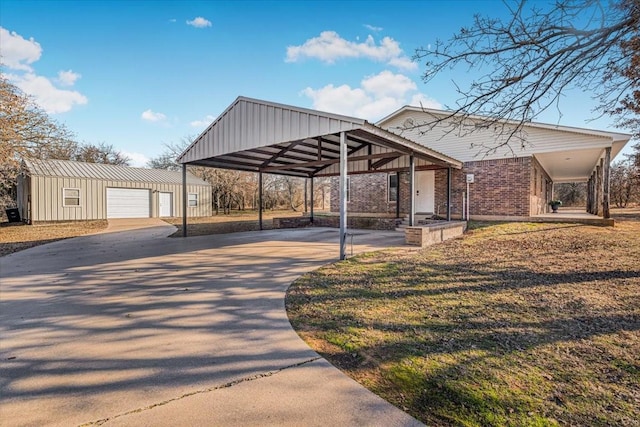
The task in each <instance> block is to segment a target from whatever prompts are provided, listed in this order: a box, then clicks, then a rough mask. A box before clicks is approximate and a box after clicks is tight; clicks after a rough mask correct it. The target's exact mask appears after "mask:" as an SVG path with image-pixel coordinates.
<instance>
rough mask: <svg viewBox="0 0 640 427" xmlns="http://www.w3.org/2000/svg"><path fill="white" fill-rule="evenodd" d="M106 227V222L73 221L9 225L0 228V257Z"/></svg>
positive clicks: (95, 231)
mask: <svg viewBox="0 0 640 427" xmlns="http://www.w3.org/2000/svg"><path fill="white" fill-rule="evenodd" d="M106 227H107V221H106V220H96V221H74V222H65V223H55V224H42V225H24V224H19V225H9V224H8V223H7V224H3V226H2V227H0V256H3V255H8V254H10V253H13V252H18V251H21V250H23V249H27V248H32V247H34V246H38V245H43V244H45V243H50V242H55V241H56V240H62V239H68V238H70V237H77V236H82V235H85V234H91V233H97V232H98V231H101V230H104V229H105V228H106Z"/></svg>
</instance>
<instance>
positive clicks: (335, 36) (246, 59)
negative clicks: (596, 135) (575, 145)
mask: <svg viewBox="0 0 640 427" xmlns="http://www.w3.org/2000/svg"><path fill="white" fill-rule="evenodd" d="M505 12H506V7H505V6H504V5H503V4H502V3H501V2H498V1H388V2H387V1H352V2H349V1H323V2H314V1H303V0H300V1H292V2H285V1H282V2H267V1H257V2H250V1H224V2H223V1H219V2H218V1H191V2H189V1H176V2H173V1H159V2H153V1H122V2H119V1H102V2H100V1H53V0H51V1H28V0H27V1H16V0H3V1H2V2H1V3H0V27H1V29H0V31H1V33H0V54H1V55H2V62H3V65H4V68H3V71H4V73H5V75H7V76H8V77H9V79H10V80H12V81H13V82H14V83H15V84H17V85H18V86H19V87H21V88H22V89H23V90H24V91H25V92H27V93H29V94H31V95H33V96H34V97H35V99H36V101H37V102H38V103H39V104H40V105H41V106H42V107H43V108H44V109H45V110H46V111H47V112H49V113H50V114H51V115H52V117H54V118H55V119H56V120H58V121H60V122H62V123H64V124H66V125H67V126H68V128H69V129H71V130H72V131H73V132H75V133H76V135H77V137H78V139H79V140H80V141H85V142H89V143H102V142H105V143H107V144H111V145H113V146H114V147H115V148H116V149H118V150H120V151H123V152H124V153H125V154H127V155H128V156H129V157H130V158H131V160H132V164H133V165H136V166H141V165H144V163H145V162H146V160H147V159H148V158H150V157H154V156H157V155H158V154H160V153H161V152H162V151H163V150H164V144H170V143H175V142H178V141H180V140H181V139H182V138H185V137H188V136H196V135H197V134H199V133H200V132H201V131H202V130H204V128H205V127H206V126H207V125H208V124H209V123H210V122H211V121H212V120H213V119H214V118H215V117H217V115H218V114H220V113H221V112H222V111H223V110H224V109H225V108H226V107H227V106H228V105H229V104H231V102H233V100H234V99H235V98H236V97H238V96H240V95H242V96H248V97H253V98H259V99H265V100H270V101H274V102H281V103H285V104H291V105H296V106H300V107H308V108H317V109H320V110H324V111H332V112H336V113H342V114H347V115H354V116H357V117H362V118H366V119H368V120H370V121H376V120H377V119H380V118H382V117H384V116H386V115H387V114H389V113H391V112H393V111H395V110H396V109H398V108H399V107H401V106H402V105H406V104H414V105H417V103H419V102H422V103H423V105H425V106H429V107H436V108H442V107H444V106H447V105H454V104H455V100H456V96H455V92H454V86H453V84H452V83H451V79H455V80H456V81H457V82H462V83H464V82H465V81H468V79H469V78H470V77H471V76H472V75H470V74H466V73H462V72H461V73H459V74H451V75H443V76H439V77H438V78H437V79H435V80H433V81H431V82H430V83H429V84H428V85H426V84H425V83H423V82H422V79H421V74H422V68H423V64H420V63H415V62H411V57H412V55H413V53H414V51H415V49H416V48H418V47H420V46H428V45H429V44H433V43H435V41H436V40H437V39H441V40H447V39H448V38H449V37H450V36H451V35H452V34H453V33H455V32H456V31H457V30H459V29H460V27H462V26H464V25H469V24H470V23H471V22H472V19H473V15H474V14H476V13H479V14H483V15H491V16H498V15H503V14H504V13H505ZM595 105H596V104H595V103H594V102H593V101H592V100H591V99H590V97H589V95H588V94H583V93H577V92H572V93H571V96H570V97H566V98H565V99H564V100H563V101H562V103H561V108H562V113H563V114H562V117H559V116H558V114H557V112H555V111H550V112H548V113H545V114H544V115H543V116H542V121H544V122H549V123H559V124H562V125H568V126H578V127H589V128H597V129H603V130H613V131H621V130H619V129H615V128H614V127H613V125H612V120H611V119H609V118H602V119H599V120H597V121H594V122H587V121H586V120H587V119H589V118H591V117H593V114H592V113H591V110H592V109H593V108H594V107H595ZM625 152H629V147H627V149H626V150H625Z"/></svg>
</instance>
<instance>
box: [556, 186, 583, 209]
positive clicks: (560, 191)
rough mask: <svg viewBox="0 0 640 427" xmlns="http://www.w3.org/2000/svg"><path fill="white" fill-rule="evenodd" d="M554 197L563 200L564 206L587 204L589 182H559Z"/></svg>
mask: <svg viewBox="0 0 640 427" xmlns="http://www.w3.org/2000/svg"><path fill="white" fill-rule="evenodd" d="M553 197H554V199H556V200H561V201H562V205H563V206H586V204H587V184H586V183H584V182H568V183H562V184H557V185H556V186H555V188H554V196H553Z"/></svg>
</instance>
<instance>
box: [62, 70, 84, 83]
mask: <svg viewBox="0 0 640 427" xmlns="http://www.w3.org/2000/svg"><path fill="white" fill-rule="evenodd" d="M80 77H82V75H80V74H78V73H74V72H73V71H71V70H69V71H58V83H60V84H61V85H63V86H73V85H74V84H75V83H76V80H78V79H79V78H80Z"/></svg>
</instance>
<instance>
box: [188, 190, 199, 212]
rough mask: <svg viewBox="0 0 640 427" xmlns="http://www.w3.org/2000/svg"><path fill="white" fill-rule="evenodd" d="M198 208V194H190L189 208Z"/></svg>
mask: <svg viewBox="0 0 640 427" xmlns="http://www.w3.org/2000/svg"><path fill="white" fill-rule="evenodd" d="M196 206H198V195H197V194H196V193H189V207H190V208H193V207H196Z"/></svg>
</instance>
